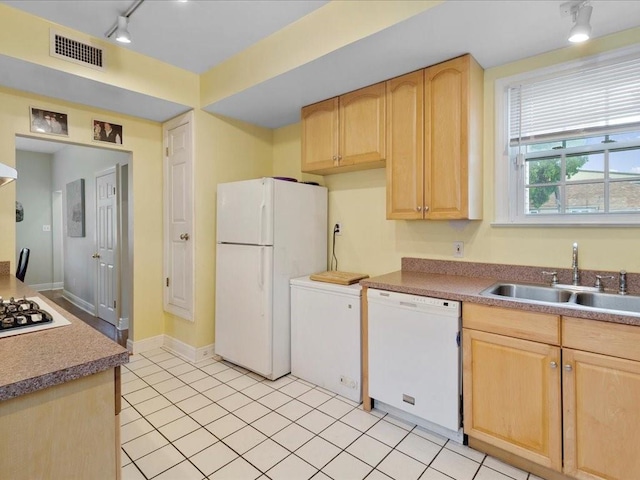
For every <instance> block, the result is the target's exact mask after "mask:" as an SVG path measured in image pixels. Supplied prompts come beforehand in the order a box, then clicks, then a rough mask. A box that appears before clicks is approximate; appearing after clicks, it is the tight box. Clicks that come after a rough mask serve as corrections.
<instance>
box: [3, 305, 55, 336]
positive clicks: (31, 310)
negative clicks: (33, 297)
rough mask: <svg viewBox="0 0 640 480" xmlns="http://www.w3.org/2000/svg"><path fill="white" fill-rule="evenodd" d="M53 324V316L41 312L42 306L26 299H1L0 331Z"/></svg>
mask: <svg viewBox="0 0 640 480" xmlns="http://www.w3.org/2000/svg"><path fill="white" fill-rule="evenodd" d="M51 322H53V317H52V316H51V314H50V313H48V312H46V311H44V310H41V309H40V305H38V304H37V303H36V302H33V301H30V300H27V299H26V297H24V298H22V299H19V300H15V299H14V298H13V297H11V299H10V300H8V301H4V300H3V299H2V297H0V331H5V330H9V329H14V328H22V327H29V326H32V325H40V324H45V323H51Z"/></svg>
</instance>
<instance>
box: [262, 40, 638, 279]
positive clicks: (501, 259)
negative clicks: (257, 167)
mask: <svg viewBox="0 0 640 480" xmlns="http://www.w3.org/2000/svg"><path fill="white" fill-rule="evenodd" d="M638 38H640V29H633V30H628V31H625V32H622V33H619V34H616V35H611V36H609V37H606V38H601V39H596V40H593V41H591V42H589V43H587V44H585V45H581V46H571V47H567V48H564V49H561V50H558V51H554V52H551V53H548V54H544V55H539V56H536V57H532V58H528V59H525V60H522V61H518V62H514V63H511V64H508V65H505V66H501V67H496V68H492V69H489V70H487V71H486V72H485V97H484V104H485V115H484V220H482V221H431V222H429V221H401V220H386V218H385V216H386V212H385V202H386V199H385V191H386V190H385V189H386V186H385V185H386V179H385V169H377V170H368V171H363V172H353V173H343V174H337V175H328V176H326V177H324V184H325V185H326V186H327V187H328V188H329V225H330V226H331V225H333V224H334V223H336V222H340V223H342V228H343V232H344V233H343V235H342V236H339V237H337V240H336V255H337V257H338V262H339V269H340V270H345V271H351V272H363V273H368V274H370V275H378V274H382V273H386V272H390V271H394V270H398V269H399V268H400V260H401V258H402V257H421V258H432V259H445V260H454V258H453V246H452V242H454V241H458V240H461V241H463V242H464V253H465V258H464V259H463V260H465V261H474V262H489V263H508V264H522V265H534V266H549V267H554V268H569V267H570V266H571V244H572V243H573V242H578V244H579V246H580V266H581V268H589V269H598V270H619V269H627V270H629V271H633V272H640V256H639V255H637V254H635V253H634V252H637V249H638V238H640V228H579V227H578V228H542V227H520V228H516V227H493V226H491V221H492V220H493V205H494V192H493V183H494V180H493V175H494V165H493V162H494V128H493V123H494V114H493V113H494V112H493V109H494V82H495V80H496V79H498V78H501V77H505V76H510V75H514V74H516V73H521V72H526V71H529V70H533V69H536V68H540V67H544V66H549V65H552V64H556V63H561V62H564V61H569V60H572V59H576V58H579V57H581V56H588V55H592V54H595V53H598V52H602V51H606V50H610V49H613V48H617V47H621V46H625V45H630V44H633V43H637V42H638ZM299 132H300V126H299V124H297V125H295V126H294V125H291V126H288V127H284V128H282V129H279V130H276V132H275V133H274V153H275V152H278V154H279V155H277V156H276V158H275V159H274V166H278V165H281V166H282V168H283V170H284V169H286V171H287V173H288V175H289V176H294V177H298V178H300V176H301V173H300V169H299V164H300V133H299ZM294 165H298V169H297V171H294V168H293V166H294ZM328 230H331V229H330V228H329V229H328ZM327 234H329V231H328V232H327ZM329 239H330V241H331V238H329ZM541 280H542V279H541Z"/></svg>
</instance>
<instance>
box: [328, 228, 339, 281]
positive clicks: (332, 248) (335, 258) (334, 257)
mask: <svg viewBox="0 0 640 480" xmlns="http://www.w3.org/2000/svg"><path fill="white" fill-rule="evenodd" d="M336 233H338V224H337V223H336V224H335V225H334V226H333V242H332V245H331V263H330V264H329V270H338V257H336ZM334 260H335V261H336V268H335V269H334V268H333V261H334Z"/></svg>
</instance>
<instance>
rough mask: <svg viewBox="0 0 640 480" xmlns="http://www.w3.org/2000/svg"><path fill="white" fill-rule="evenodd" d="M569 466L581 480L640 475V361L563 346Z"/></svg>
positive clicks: (620, 479)
mask: <svg viewBox="0 0 640 480" xmlns="http://www.w3.org/2000/svg"><path fill="white" fill-rule="evenodd" d="M562 355H563V364H564V365H568V366H571V370H566V369H563V394H564V402H563V404H564V412H563V413H564V415H563V420H564V436H565V437H564V445H565V447H564V462H565V466H564V470H565V473H566V474H568V475H570V476H572V477H575V478H578V479H581V480H602V479H607V480H631V479H634V478H640V455H638V445H640V403H639V400H638V399H640V362H635V361H631V360H623V359H619V358H612V357H606V356H602V355H597V354H592V353H587V352H580V351H575V350H571V349H563V352H562Z"/></svg>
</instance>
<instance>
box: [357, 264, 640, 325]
mask: <svg viewBox="0 0 640 480" xmlns="http://www.w3.org/2000/svg"><path fill="white" fill-rule="evenodd" d="M403 263H404V262H403ZM433 263H434V264H435V263H437V264H438V265H437V266H438V269H440V270H441V269H442V268H441V267H442V266H443V265H445V262H433ZM452 263H454V262H452ZM458 263H460V262H458ZM478 265H480V264H478ZM468 271H469V272H470V273H469V275H460V274H456V275H450V274H443V273H432V272H427V271H416V270H400V271H397V272H392V273H388V274H386V275H381V276H378V277H372V278H367V279H364V280H361V281H360V285H362V286H363V287H369V288H377V289H380V290H390V291H393V292H400V293H408V294H413V295H422V296H427V297H437V298H443V299H445V300H457V301H460V302H473V303H481V304H485V305H493V306H497V307H505V308H517V309H522V310H529V311H534V312H542V313H552V314H556V315H566V316H571V317H580V318H587V319H591V320H600V321H604V322H613V323H622V324H626V325H637V326H640V312H638V314H636V315H635V316H634V315H614V314H610V313H606V312H601V311H597V310H594V309H591V308H585V307H582V306H580V305H568V306H566V305H563V306H556V305H554V304H541V303H537V304H534V303H529V302H520V301H517V300H511V299H507V298H505V299H501V298H496V297H487V296H483V295H480V292H482V291H483V290H484V289H485V288H488V287H490V286H491V285H493V284H494V283H497V282H499V281H500V282H509V281H513V279H506V278H496V277H490V276H474V271H473V268H469V269H468ZM525 278H526V276H524V278H523V280H522V282H526V280H525Z"/></svg>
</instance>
